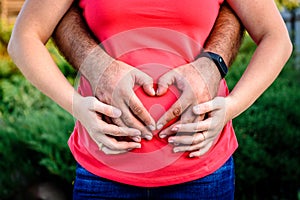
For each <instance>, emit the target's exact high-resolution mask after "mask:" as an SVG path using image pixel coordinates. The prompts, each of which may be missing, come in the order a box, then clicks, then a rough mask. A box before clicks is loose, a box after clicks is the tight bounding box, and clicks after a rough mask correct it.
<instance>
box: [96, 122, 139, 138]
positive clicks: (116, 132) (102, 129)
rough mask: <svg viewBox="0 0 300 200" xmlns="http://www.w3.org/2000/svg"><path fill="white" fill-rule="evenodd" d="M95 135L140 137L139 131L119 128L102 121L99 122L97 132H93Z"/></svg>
mask: <svg viewBox="0 0 300 200" xmlns="http://www.w3.org/2000/svg"><path fill="white" fill-rule="evenodd" d="M93 132H96V133H97V134H102V135H103V134H105V135H112V136H131V137H136V136H141V131H139V130H137V129H134V128H128V127H119V126H116V125H114V124H107V123H105V122H104V121H100V122H99V127H98V130H96V131H93Z"/></svg>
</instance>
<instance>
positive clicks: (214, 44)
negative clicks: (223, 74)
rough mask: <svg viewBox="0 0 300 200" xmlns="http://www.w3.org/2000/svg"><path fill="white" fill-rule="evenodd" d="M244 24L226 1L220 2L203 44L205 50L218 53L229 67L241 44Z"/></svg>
mask: <svg viewBox="0 0 300 200" xmlns="http://www.w3.org/2000/svg"><path fill="white" fill-rule="evenodd" d="M243 34H244V26H243V25H242V24H241V22H240V20H239V18H238V17H237V16H236V14H235V13H234V11H233V10H232V9H231V8H230V6H229V5H228V4H227V2H225V3H223V4H222V7H221V10H220V13H219V16H218V18H217V20H216V22H215V25H214V28H213V30H212V31H211V33H210V35H209V37H208V39H207V40H206V43H205V45H204V49H205V51H211V52H214V53H217V54H219V55H220V56H222V58H223V59H224V61H225V63H226V65H227V66H228V67H230V65H231V64H232V62H233V60H234V59H235V57H236V55H237V53H238V50H239V48H240V46H241V42H242V38H243Z"/></svg>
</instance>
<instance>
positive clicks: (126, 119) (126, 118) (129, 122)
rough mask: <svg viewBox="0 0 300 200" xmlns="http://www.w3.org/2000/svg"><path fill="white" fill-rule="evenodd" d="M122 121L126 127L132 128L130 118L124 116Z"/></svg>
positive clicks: (132, 123)
mask: <svg viewBox="0 0 300 200" xmlns="http://www.w3.org/2000/svg"><path fill="white" fill-rule="evenodd" d="M122 119H123V122H124V123H125V124H126V125H127V126H129V127H133V126H134V122H133V120H132V118H131V117H130V116H128V115H124V116H123V117H122Z"/></svg>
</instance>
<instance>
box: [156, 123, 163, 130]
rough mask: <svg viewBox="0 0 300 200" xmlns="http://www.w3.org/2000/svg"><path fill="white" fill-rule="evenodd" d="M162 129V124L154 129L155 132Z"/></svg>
mask: <svg viewBox="0 0 300 200" xmlns="http://www.w3.org/2000/svg"><path fill="white" fill-rule="evenodd" d="M162 127H164V126H163V125H162V124H158V125H157V127H156V128H157V130H160V129H162Z"/></svg>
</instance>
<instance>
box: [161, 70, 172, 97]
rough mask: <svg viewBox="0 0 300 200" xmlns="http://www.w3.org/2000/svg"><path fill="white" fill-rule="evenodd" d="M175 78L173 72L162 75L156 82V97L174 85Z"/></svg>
mask: <svg viewBox="0 0 300 200" xmlns="http://www.w3.org/2000/svg"><path fill="white" fill-rule="evenodd" d="M175 80H176V77H175V74H174V73H173V71H169V72H168V73H166V74H164V75H162V76H161V77H160V78H159V79H158V81H157V91H156V95H157V96H161V95H163V94H165V93H166V92H167V91H168V88H169V86H170V85H173V84H174V83H175Z"/></svg>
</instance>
